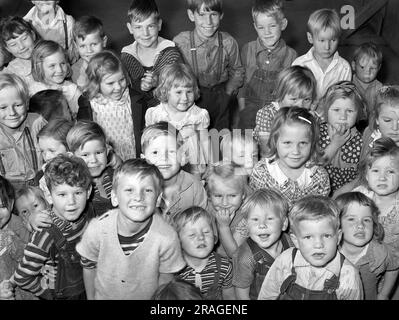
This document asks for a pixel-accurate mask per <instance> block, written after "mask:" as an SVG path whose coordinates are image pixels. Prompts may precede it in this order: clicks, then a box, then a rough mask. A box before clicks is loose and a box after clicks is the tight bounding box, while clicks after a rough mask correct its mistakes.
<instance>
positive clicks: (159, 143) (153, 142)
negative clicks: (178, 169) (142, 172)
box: [148, 134, 177, 150]
mask: <svg viewBox="0 0 399 320" xmlns="http://www.w3.org/2000/svg"><path fill="white" fill-rule="evenodd" d="M176 146H177V142H176V138H175V137H172V136H171V135H169V134H165V135H159V136H156V137H154V138H152V139H150V141H149V142H148V148H159V149H165V150H166V149H176Z"/></svg>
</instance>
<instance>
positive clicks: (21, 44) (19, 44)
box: [17, 41, 25, 50]
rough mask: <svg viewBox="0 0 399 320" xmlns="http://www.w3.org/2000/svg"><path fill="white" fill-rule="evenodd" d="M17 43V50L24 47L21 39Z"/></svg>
mask: <svg viewBox="0 0 399 320" xmlns="http://www.w3.org/2000/svg"><path fill="white" fill-rule="evenodd" d="M17 44H18V50H22V49H24V48H25V45H24V44H23V43H22V41H18V42H17Z"/></svg>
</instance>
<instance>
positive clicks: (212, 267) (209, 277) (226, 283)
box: [176, 252, 233, 295]
mask: <svg viewBox="0 0 399 320" xmlns="http://www.w3.org/2000/svg"><path fill="white" fill-rule="evenodd" d="M216 272H217V266H216V259H215V253H214V252H212V253H211V255H210V256H209V257H208V262H207V264H206V266H205V267H204V269H202V270H201V271H198V272H197V271H196V270H195V269H194V268H193V267H191V266H189V265H187V266H186V267H185V268H184V269H183V270H182V271H180V272H179V273H178V274H176V277H177V278H178V279H183V280H186V281H188V282H191V283H192V284H194V285H195V286H196V287H198V288H199V289H200V290H201V293H202V294H203V295H206V294H207V293H208V290H209V288H210V287H211V286H212V285H213V282H214V278H215V273H216ZM232 279H233V265H232V263H231V262H230V261H229V259H227V258H225V257H221V266H220V277H219V288H218V290H220V291H221V290H223V289H228V288H231V287H232V286H233V284H232ZM196 280H197V281H196Z"/></svg>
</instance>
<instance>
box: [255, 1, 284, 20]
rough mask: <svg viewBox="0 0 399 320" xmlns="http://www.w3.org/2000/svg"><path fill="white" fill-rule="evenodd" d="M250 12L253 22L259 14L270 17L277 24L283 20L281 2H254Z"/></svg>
mask: <svg viewBox="0 0 399 320" xmlns="http://www.w3.org/2000/svg"><path fill="white" fill-rule="evenodd" d="M251 12H252V19H253V20H254V21H255V19H256V17H257V16H258V15H259V14H266V15H268V16H272V17H274V18H275V19H276V20H277V21H279V22H281V21H282V20H283V19H284V18H285V15H284V12H283V2H282V1H281V0H255V1H254V5H253V6H252V9H251Z"/></svg>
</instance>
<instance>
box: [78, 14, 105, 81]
mask: <svg viewBox="0 0 399 320" xmlns="http://www.w3.org/2000/svg"><path fill="white" fill-rule="evenodd" d="M73 38H74V41H75V45H76V49H77V51H78V53H79V57H80V58H79V60H78V61H77V62H76V63H74V64H73V65H72V81H73V82H74V83H76V84H77V86H78V87H79V88H81V89H83V88H84V87H85V86H86V85H87V82H88V78H87V75H86V68H87V65H88V63H89V61H90V59H91V57H92V56H94V55H95V54H96V53H99V52H101V51H103V50H104V49H105V47H106V45H107V40H108V38H107V36H106V35H105V33H104V28H103V23H102V22H101V20H100V19H98V18H96V17H94V16H82V17H80V18H79V19H77V20H76V22H75V25H74V27H73Z"/></svg>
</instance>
